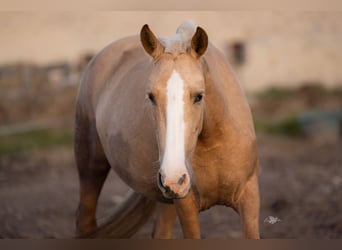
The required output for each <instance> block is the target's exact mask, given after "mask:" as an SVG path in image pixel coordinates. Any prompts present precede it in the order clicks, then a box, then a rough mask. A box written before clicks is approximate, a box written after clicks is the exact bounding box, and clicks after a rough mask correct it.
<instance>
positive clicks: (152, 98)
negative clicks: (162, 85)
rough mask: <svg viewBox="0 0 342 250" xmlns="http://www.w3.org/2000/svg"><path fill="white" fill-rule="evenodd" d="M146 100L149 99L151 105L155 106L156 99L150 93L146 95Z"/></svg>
mask: <svg viewBox="0 0 342 250" xmlns="http://www.w3.org/2000/svg"><path fill="white" fill-rule="evenodd" d="M147 97H148V99H150V101H151V102H152V104H154V105H155V104H156V98H155V97H154V95H153V94H152V93H151V92H150V93H148V94H147Z"/></svg>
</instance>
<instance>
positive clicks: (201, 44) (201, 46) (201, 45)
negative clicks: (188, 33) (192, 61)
mask: <svg viewBox="0 0 342 250" xmlns="http://www.w3.org/2000/svg"><path fill="white" fill-rule="evenodd" d="M207 47H208V35H207V33H206V32H205V31H204V29H202V28H201V27H199V26H198V27H197V29H196V32H195V34H194V36H193V37H192V39H191V52H192V54H193V55H194V56H195V57H196V58H199V57H200V56H202V55H203V54H204V53H205V51H206V50H207Z"/></svg>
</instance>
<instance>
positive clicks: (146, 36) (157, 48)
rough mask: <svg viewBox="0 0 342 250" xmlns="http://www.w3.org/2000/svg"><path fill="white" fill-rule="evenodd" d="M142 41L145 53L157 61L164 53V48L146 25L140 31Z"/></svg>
mask: <svg viewBox="0 0 342 250" xmlns="http://www.w3.org/2000/svg"><path fill="white" fill-rule="evenodd" d="M140 40H141V43H142V45H143V47H144V49H145V51H146V52H147V53H148V54H149V55H150V56H152V57H153V58H154V59H156V58H157V57H158V56H159V55H161V54H162V53H163V51H164V46H163V45H162V44H161V43H160V41H159V40H158V39H157V38H156V36H155V35H154V34H153V32H152V31H151V30H150V28H149V27H148V25H147V24H145V25H144V26H143V27H142V29H141V31H140Z"/></svg>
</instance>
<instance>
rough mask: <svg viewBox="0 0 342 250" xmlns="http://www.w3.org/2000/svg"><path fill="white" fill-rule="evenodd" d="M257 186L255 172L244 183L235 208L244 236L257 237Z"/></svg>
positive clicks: (248, 237)
mask: <svg viewBox="0 0 342 250" xmlns="http://www.w3.org/2000/svg"><path fill="white" fill-rule="evenodd" d="M259 207H260V201H259V187H258V179H257V176H256V174H255V175H253V176H252V177H251V179H250V180H249V181H248V182H247V183H246V186H245V187H244V190H243V193H242V195H241V197H240V199H239V201H238V203H237V206H236V208H235V210H237V212H238V213H239V215H240V218H241V222H242V225H243V231H244V236H245V237H246V238H247V239H259V238H260V235H259Z"/></svg>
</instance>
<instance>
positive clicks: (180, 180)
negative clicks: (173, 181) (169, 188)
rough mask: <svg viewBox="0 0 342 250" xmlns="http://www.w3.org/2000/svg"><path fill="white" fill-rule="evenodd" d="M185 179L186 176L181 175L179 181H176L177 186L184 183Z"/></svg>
mask: <svg viewBox="0 0 342 250" xmlns="http://www.w3.org/2000/svg"><path fill="white" fill-rule="evenodd" d="M185 178H186V175H185V174H183V175H182V177H181V178H179V180H178V185H182V184H183V183H184V181H185Z"/></svg>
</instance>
